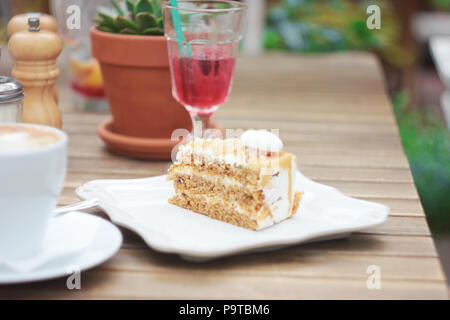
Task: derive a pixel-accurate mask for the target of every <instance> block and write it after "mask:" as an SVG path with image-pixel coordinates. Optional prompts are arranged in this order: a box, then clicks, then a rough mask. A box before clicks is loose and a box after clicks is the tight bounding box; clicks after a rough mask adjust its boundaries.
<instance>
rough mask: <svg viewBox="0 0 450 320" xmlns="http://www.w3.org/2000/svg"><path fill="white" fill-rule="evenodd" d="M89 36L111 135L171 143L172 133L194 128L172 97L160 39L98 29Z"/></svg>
mask: <svg viewBox="0 0 450 320" xmlns="http://www.w3.org/2000/svg"><path fill="white" fill-rule="evenodd" d="M90 32H91V42H92V53H93V56H94V57H95V58H97V59H98V60H99V62H100V67H101V70H102V75H103V81H104V86H105V92H106V96H107V98H108V101H109V104H110V108H111V112H112V116H113V130H114V132H115V133H118V134H120V135H124V136H132V137H140V138H156V139H158V138H159V139H160V138H163V139H167V138H168V139H170V137H171V133H172V131H173V130H174V129H177V128H186V129H187V130H189V131H190V130H191V129H192V123H191V119H190V116H189V114H188V112H187V111H186V109H185V108H184V107H183V106H181V105H180V104H179V103H178V102H176V101H175V100H174V98H173V97H172V88H171V82H170V72H169V59H168V55H167V44H166V39H165V38H164V36H140V35H122V34H113V33H107V32H102V31H99V30H97V28H96V26H93V27H92V28H91V31H90Z"/></svg>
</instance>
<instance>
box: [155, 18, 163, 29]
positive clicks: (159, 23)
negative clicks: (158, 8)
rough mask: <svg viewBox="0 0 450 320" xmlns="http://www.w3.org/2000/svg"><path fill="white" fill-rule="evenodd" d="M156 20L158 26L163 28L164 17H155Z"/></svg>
mask: <svg viewBox="0 0 450 320" xmlns="http://www.w3.org/2000/svg"><path fill="white" fill-rule="evenodd" d="M156 22H157V24H158V27H159V28H161V29H164V19H163V18H162V17H161V18H158V19H156Z"/></svg>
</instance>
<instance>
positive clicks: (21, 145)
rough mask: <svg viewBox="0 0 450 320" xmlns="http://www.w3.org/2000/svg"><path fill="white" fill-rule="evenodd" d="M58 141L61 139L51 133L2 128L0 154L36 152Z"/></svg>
mask: <svg viewBox="0 0 450 320" xmlns="http://www.w3.org/2000/svg"><path fill="white" fill-rule="evenodd" d="M58 140H59V137H58V136H57V135H56V134H54V133H52V132H50V131H45V130H39V129H31V128H28V127H23V128H19V127H10V128H5V127H3V128H2V127H1V126H0V153H7V152H17V151H29V150H35V149H39V148H42V147H43V146H46V145H49V144H52V143H55V142H56V141H58Z"/></svg>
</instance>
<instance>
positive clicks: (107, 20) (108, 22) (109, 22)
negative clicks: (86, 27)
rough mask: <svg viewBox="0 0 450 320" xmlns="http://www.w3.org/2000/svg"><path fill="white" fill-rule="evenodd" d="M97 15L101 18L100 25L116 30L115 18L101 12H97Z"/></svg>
mask: <svg viewBox="0 0 450 320" xmlns="http://www.w3.org/2000/svg"><path fill="white" fill-rule="evenodd" d="M98 15H99V16H100V18H102V19H103V23H102V26H104V27H107V28H109V29H112V30H114V31H118V28H117V25H116V20H115V19H114V18H112V17H111V16H108V15H106V14H104V13H102V12H99V13H98Z"/></svg>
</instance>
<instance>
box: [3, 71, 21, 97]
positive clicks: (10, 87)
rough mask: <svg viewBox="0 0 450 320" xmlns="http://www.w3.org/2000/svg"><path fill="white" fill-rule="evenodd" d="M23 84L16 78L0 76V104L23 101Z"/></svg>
mask: <svg viewBox="0 0 450 320" xmlns="http://www.w3.org/2000/svg"><path fill="white" fill-rule="evenodd" d="M23 97H24V95H23V87H22V84H21V83H20V82H19V81H17V80H16V79H14V78H11V77H4V76H0V103H5V102H14V101H18V100H22V99H23Z"/></svg>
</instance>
